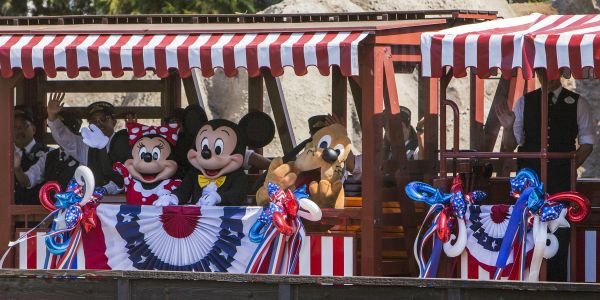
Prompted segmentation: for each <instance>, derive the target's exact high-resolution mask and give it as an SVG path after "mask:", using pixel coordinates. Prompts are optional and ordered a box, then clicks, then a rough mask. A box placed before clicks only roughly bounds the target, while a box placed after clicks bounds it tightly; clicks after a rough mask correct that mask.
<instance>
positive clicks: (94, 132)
mask: <svg viewBox="0 0 600 300" xmlns="http://www.w3.org/2000/svg"><path fill="white" fill-rule="evenodd" d="M81 137H83V142H84V143H85V144H86V145H88V146H90V148H96V149H104V147H106V144H108V141H109V139H108V137H107V136H105V135H104V133H102V130H100V128H98V126H96V125H94V124H90V126H89V127H84V128H82V129H81Z"/></svg>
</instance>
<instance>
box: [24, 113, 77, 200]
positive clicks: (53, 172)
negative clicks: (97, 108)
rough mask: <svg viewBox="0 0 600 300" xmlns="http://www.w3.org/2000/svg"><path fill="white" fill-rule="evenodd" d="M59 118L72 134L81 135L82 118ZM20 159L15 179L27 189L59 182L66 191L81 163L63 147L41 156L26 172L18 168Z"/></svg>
mask: <svg viewBox="0 0 600 300" xmlns="http://www.w3.org/2000/svg"><path fill="white" fill-rule="evenodd" d="M58 117H59V119H60V120H61V121H62V122H63V124H64V125H65V126H66V127H67V128H68V129H69V130H70V131H71V132H72V133H74V134H79V129H80V127H81V119H80V118H78V117H76V116H74V115H70V114H65V113H63V112H60V113H59V116H58ZM18 159H19V158H18V157H16V158H15V177H16V179H17V181H18V183H19V184H20V185H22V186H24V187H26V188H31V187H32V186H37V185H39V184H41V183H43V182H45V181H57V182H58V183H59V184H60V186H61V187H62V189H63V190H64V189H65V188H66V187H67V185H68V183H69V181H70V180H71V178H73V175H74V174H75V170H76V169H77V167H78V166H79V162H78V161H77V160H76V159H75V158H74V157H72V156H70V155H69V154H67V153H66V151H65V150H64V149H63V148H62V147H59V148H56V149H52V150H50V151H49V152H48V153H46V154H44V155H43V156H41V157H40V158H39V159H38V161H37V162H36V163H35V164H34V165H32V166H31V167H30V168H29V169H28V170H27V171H25V172H23V170H22V169H20V168H19V169H17V168H16V164H18V163H20V162H19V161H18Z"/></svg>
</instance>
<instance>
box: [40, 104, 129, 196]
mask: <svg viewBox="0 0 600 300" xmlns="http://www.w3.org/2000/svg"><path fill="white" fill-rule="evenodd" d="M64 97H65V94H64V93H55V94H50V100H49V101H48V107H47V109H48V127H50V129H51V130H52V137H54V140H55V141H56V142H57V143H58V144H59V145H60V146H61V147H63V149H64V150H65V152H66V153H67V154H69V155H71V156H73V157H74V158H75V159H76V160H77V161H79V162H80V163H81V164H83V165H86V166H88V167H89V168H90V169H91V170H92V172H93V173H94V177H95V180H96V186H103V187H105V188H106V190H107V192H108V193H109V194H117V193H120V192H121V189H122V186H123V178H122V177H121V176H120V175H119V174H118V173H116V172H115V171H114V170H113V169H112V165H113V163H114V162H115V161H124V160H125V159H126V158H127V156H128V153H127V151H126V150H128V149H129V146H127V148H126V149H123V150H118V151H117V150H115V151H111V149H114V148H115V145H116V144H123V143H125V144H126V145H127V141H125V142H123V141H122V140H123V139H125V140H126V138H127V133H126V132H125V131H121V132H119V133H118V134H115V125H116V124H117V121H116V120H115V119H114V107H113V105H112V104H110V103H108V102H104V101H99V102H94V103H92V104H90V105H89V106H88V108H87V119H88V122H89V123H90V126H89V128H83V129H82V130H81V136H79V135H76V134H74V133H73V132H71V131H70V130H69V129H68V128H67V127H66V126H65V124H64V123H63V122H62V121H61V120H60V119H59V118H58V114H59V112H60V110H61V109H62V106H63V102H62V101H63V99H64ZM123 137H124V138H123ZM111 152H112V153H111Z"/></svg>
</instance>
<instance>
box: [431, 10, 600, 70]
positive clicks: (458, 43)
mask: <svg viewBox="0 0 600 300" xmlns="http://www.w3.org/2000/svg"><path fill="white" fill-rule="evenodd" d="M599 28H600V18H598V15H548V16H545V15H541V14H532V15H529V16H522V17H517V18H510V19H499V20H494V21H489V22H482V23H477V24H469V25H464V26H457V27H453V28H449V29H445V30H441V31H438V32H426V33H423V34H422V35H421V44H422V45H424V46H425V47H422V48H421V51H422V52H421V56H422V57H424V58H425V59H424V60H423V62H422V74H423V76H425V77H441V76H442V73H443V68H444V67H445V66H443V65H441V63H440V62H441V61H444V62H451V63H448V64H449V66H450V67H453V68H454V69H455V72H454V76H455V77H462V76H466V72H464V68H475V69H476V70H477V75H478V76H479V77H481V78H486V77H488V76H490V74H491V73H492V71H494V70H493V69H495V68H497V67H500V69H501V71H502V72H503V74H502V75H503V77H512V74H513V72H514V70H516V69H522V70H523V72H522V73H523V76H524V77H525V78H526V79H531V78H533V76H534V70H536V69H545V70H546V73H547V76H548V78H550V79H555V78H558V77H560V75H561V72H562V71H563V70H564V71H566V70H570V71H571V73H572V74H573V77H575V78H577V79H581V78H583V77H584V76H586V75H587V72H584V69H585V68H594V69H595V75H596V77H599V76H600V71H599V70H598V69H597V67H596V64H597V60H596V57H597V55H596V54H595V53H594V54H593V55H594V57H591V51H589V46H590V45H589V43H590V40H591V39H590V36H593V37H594V39H595V38H596V35H600V30H599ZM465 35H470V36H475V37H476V38H469V39H465V38H463V37H464V36H465ZM586 35H589V36H588V37H586V38H585V40H584V37H585V36H586ZM492 36H493V37H494V38H493V40H494V41H497V39H496V38H499V39H500V43H497V42H493V43H491V44H490V37H492ZM445 39H446V40H447V39H454V42H453V43H444V44H443V45H442V43H441V41H442V40H445ZM429 45H430V47H427V46H429ZM583 47H588V48H586V49H585V50H586V51H583V50H582V49H584V48H583ZM465 48H468V49H473V48H477V57H466V52H465V51H464V49H465ZM594 48H595V45H594ZM594 52H595V51H594ZM498 55H500V56H501V60H500V62H499V65H498V61H497V58H498ZM442 57H443V58H442ZM490 58H492V64H490ZM536 58H537V59H536ZM465 62H468V63H467V65H463V64H464V63H465Z"/></svg>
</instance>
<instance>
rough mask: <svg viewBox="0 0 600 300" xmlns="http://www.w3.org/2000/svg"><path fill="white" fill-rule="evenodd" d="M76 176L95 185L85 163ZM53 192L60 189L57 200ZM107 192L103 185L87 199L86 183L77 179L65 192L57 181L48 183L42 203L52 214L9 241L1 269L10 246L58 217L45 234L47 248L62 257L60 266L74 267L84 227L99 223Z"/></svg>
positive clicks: (0, 264) (30, 236) (42, 193)
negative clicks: (98, 213) (99, 204)
mask: <svg viewBox="0 0 600 300" xmlns="http://www.w3.org/2000/svg"><path fill="white" fill-rule="evenodd" d="M75 177H81V178H84V179H87V180H88V181H91V184H90V186H91V187H93V186H94V184H93V174H92V172H91V170H89V169H88V168H87V167H85V166H80V167H79V168H77V170H76V171H75ZM51 192H57V193H56V194H55V196H54V198H55V200H54V202H53V201H52V200H51V199H50V193H51ZM104 193H106V190H105V189H104V188H102V187H99V188H96V189H94V190H93V191H92V192H90V193H88V195H87V198H86V199H84V198H85V196H84V194H85V186H82V185H79V184H78V183H77V181H76V180H75V179H72V180H71V181H70V182H69V184H68V185H67V189H66V191H65V192H64V193H60V186H59V185H58V183H56V182H48V183H46V184H44V185H43V186H42V188H41V189H40V202H41V204H42V206H44V207H45V208H46V209H48V210H50V214H48V216H46V217H45V218H44V219H43V220H42V222H40V223H39V224H38V225H36V226H35V227H33V228H32V229H30V230H29V231H27V232H26V233H25V234H24V235H22V236H21V237H20V238H19V239H17V240H15V241H11V242H10V243H9V244H8V246H9V248H8V249H7V250H6V252H5V253H4V255H3V256H2V259H0V268H1V267H2V265H3V263H4V259H5V258H6V257H7V255H8V253H9V252H10V249H12V248H13V247H14V246H16V245H18V244H20V243H22V242H24V241H27V240H28V239H30V238H33V237H35V235H31V234H30V233H31V232H34V231H35V230H36V229H38V228H39V227H40V226H41V225H42V224H45V223H46V222H47V221H48V220H50V219H51V218H54V221H53V222H52V226H51V229H50V231H49V232H48V233H46V234H44V235H43V237H44V238H45V244H46V248H47V249H48V251H49V252H50V253H52V254H55V255H60V256H61V258H60V261H59V263H58V268H60V269H65V268H70V267H71V266H72V264H73V261H74V258H75V253H76V251H77V248H78V247H79V243H80V241H81V228H83V229H84V230H86V231H89V230H91V229H92V228H94V227H95V226H96V224H95V213H96V212H95V209H96V205H97V202H98V201H99V200H100V199H101V198H102V196H103V195H104Z"/></svg>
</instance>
